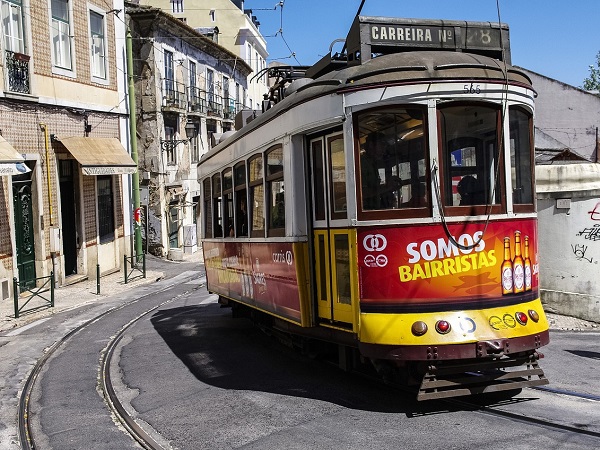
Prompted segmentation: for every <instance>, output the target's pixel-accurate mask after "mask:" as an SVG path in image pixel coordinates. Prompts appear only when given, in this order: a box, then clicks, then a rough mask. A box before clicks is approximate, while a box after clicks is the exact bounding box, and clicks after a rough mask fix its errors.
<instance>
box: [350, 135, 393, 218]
mask: <svg viewBox="0 0 600 450" xmlns="http://www.w3.org/2000/svg"><path fill="white" fill-rule="evenodd" d="M386 156H387V155H386V142H385V135H384V134H383V133H379V132H374V133H371V134H369V136H367V140H366V142H365V147H364V151H363V152H362V154H361V158H360V174H361V189H362V201H363V209H364V210H373V209H391V208H397V207H398V199H397V192H395V191H397V190H398V189H399V188H400V186H401V183H400V180H399V179H398V177H395V176H391V177H389V179H388V180H386V182H385V183H382V181H381V177H380V174H379V169H380V168H381V169H384V168H385V167H386V164H389V161H386Z"/></svg>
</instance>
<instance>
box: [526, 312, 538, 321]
mask: <svg viewBox="0 0 600 450" xmlns="http://www.w3.org/2000/svg"><path fill="white" fill-rule="evenodd" d="M527 313H528V314H529V318H530V319H531V320H533V321H534V322H535V323H538V321H539V320H540V315H539V314H538V313H537V312H536V311H534V310H533V309H530V310H529V311H527Z"/></svg>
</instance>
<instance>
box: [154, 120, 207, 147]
mask: <svg viewBox="0 0 600 450" xmlns="http://www.w3.org/2000/svg"><path fill="white" fill-rule="evenodd" d="M185 135H186V137H187V139H161V140H160V146H161V147H162V149H163V150H165V151H169V150H173V149H174V148H175V147H177V146H178V145H179V144H183V143H185V142H188V141H190V140H191V139H194V138H195V137H196V136H197V135H198V129H197V128H196V124H195V123H194V122H191V121H188V122H187V123H186V124H185Z"/></svg>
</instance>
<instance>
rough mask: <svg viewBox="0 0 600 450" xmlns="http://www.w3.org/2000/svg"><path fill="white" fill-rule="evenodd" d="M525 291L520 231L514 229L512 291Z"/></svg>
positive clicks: (516, 292) (517, 292) (518, 292)
mask: <svg viewBox="0 0 600 450" xmlns="http://www.w3.org/2000/svg"><path fill="white" fill-rule="evenodd" d="M523 291H525V268H524V264H523V257H522V256H521V232H520V231H515V257H514V258H513V292H514V293H515V294H520V293H521V292H523Z"/></svg>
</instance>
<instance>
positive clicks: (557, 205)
mask: <svg viewBox="0 0 600 450" xmlns="http://www.w3.org/2000/svg"><path fill="white" fill-rule="evenodd" d="M536 177H537V198H538V218H539V253H540V285H541V296H542V301H543V303H544V306H545V308H546V310H547V311H550V312H557V313H561V314H566V315H569V316H574V317H579V318H581V319H586V320H592V321H595V322H600V282H599V280H600V277H599V274H600V165H598V164H571V165H544V166H537V167H536Z"/></svg>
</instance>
